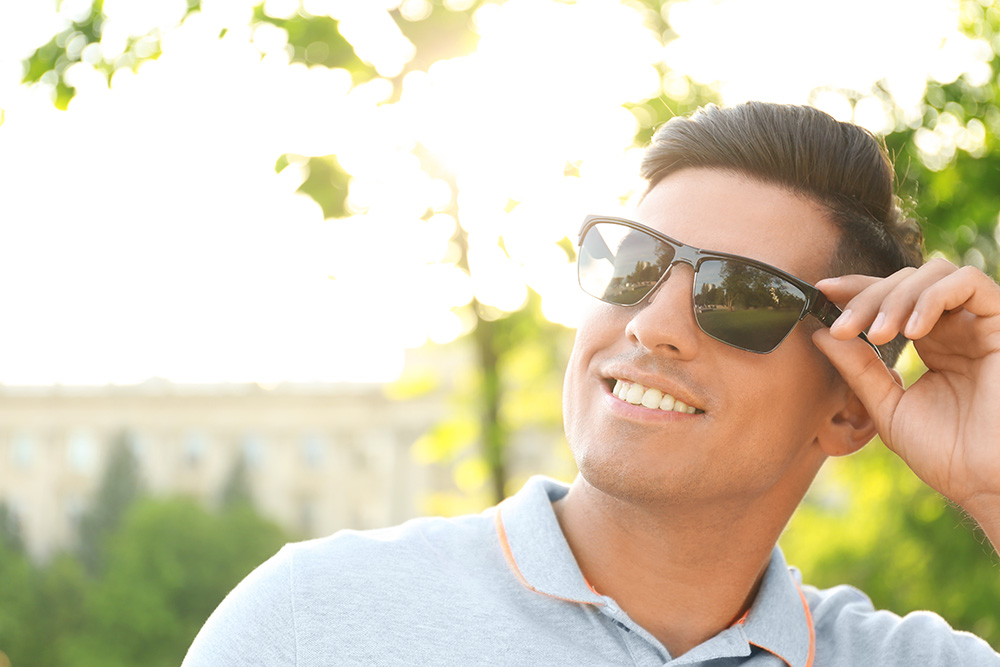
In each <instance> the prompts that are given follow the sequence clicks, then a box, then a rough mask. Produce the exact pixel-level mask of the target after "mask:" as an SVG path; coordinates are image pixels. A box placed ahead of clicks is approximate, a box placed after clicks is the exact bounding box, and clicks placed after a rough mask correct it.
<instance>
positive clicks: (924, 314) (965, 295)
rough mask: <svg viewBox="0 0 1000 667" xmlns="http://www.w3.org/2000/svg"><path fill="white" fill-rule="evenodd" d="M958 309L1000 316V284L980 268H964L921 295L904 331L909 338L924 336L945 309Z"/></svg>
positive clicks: (984, 315) (987, 315)
mask: <svg viewBox="0 0 1000 667" xmlns="http://www.w3.org/2000/svg"><path fill="white" fill-rule="evenodd" d="M958 309H963V310H966V311H968V312H970V313H972V314H974V315H976V316H979V317H1000V285H997V284H996V283H995V282H993V280H992V279H991V278H990V277H989V276H987V275H986V274H985V273H983V272H982V271H980V270H979V269H976V268H974V267H971V266H965V267H962V268H961V269H958V270H956V271H955V272H954V273H952V274H951V275H948V276H946V277H945V278H942V279H941V280H939V281H938V282H936V283H934V284H933V285H931V286H930V287H928V288H927V289H926V290H924V291H923V292H922V293H921V294H920V297H919V298H918V299H917V301H916V303H915V304H914V307H913V312H912V313H911V315H910V317H909V320H908V322H907V323H906V326H905V329H904V332H905V334H906V336H907V338H910V339H918V338H922V337H924V336H926V335H927V334H929V333H930V332H931V329H933V328H934V326H935V325H936V324H937V323H938V321H939V320H940V319H941V317H942V316H943V315H944V314H945V312H947V311H955V310H958ZM998 333H1000V332H998Z"/></svg>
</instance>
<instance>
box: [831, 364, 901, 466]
mask: <svg viewBox="0 0 1000 667" xmlns="http://www.w3.org/2000/svg"><path fill="white" fill-rule="evenodd" d="M892 373H893V374H894V375H898V373H896V371H895V370H893V371H892ZM840 391H841V392H842V393H841V394H840V396H841V398H840V401H839V407H838V409H837V411H836V412H834V413H833V415H832V416H831V417H830V419H829V421H828V422H827V423H826V424H824V425H823V427H822V428H821V429H820V432H819V433H818V434H817V440H818V441H819V446H820V449H822V450H823V453H824V454H826V455H827V456H847V455H848V454H853V453H854V452H856V451H858V450H859V449H861V448H862V447H864V446H865V445H867V444H868V443H869V442H870V441H871V439H872V438H874V437H875V436H876V435H877V433H878V432H877V430H876V428H875V422H874V421H873V420H872V418H871V415H870V414H868V409H867V408H865V406H864V404H863V403H862V402H861V399H859V398H858V395H857V394H855V393H854V391H853V390H851V389H850V388H849V387H848V386H847V383H843V384H842V385H841V390H840Z"/></svg>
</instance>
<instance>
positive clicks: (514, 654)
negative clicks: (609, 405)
mask: <svg viewBox="0 0 1000 667" xmlns="http://www.w3.org/2000/svg"><path fill="white" fill-rule="evenodd" d="M566 492H567V487H566V486H565V485H563V484H560V483H558V482H555V481H553V480H550V479H546V478H542V477H535V478H532V479H531V480H530V481H529V482H528V483H527V484H526V485H525V487H524V488H523V489H522V490H521V491H520V492H519V493H518V494H517V495H515V496H513V497H511V498H509V499H507V500H506V501H504V502H503V503H501V504H500V505H498V506H497V507H495V508H491V509H489V510H486V511H485V512H483V513H482V514H480V515H476V516H465V517H459V518H455V519H441V518H426V519H416V520H413V521H409V522H407V523H405V524H403V525H401V526H398V527H395V528H388V529H384V530H374V531H365V532H356V531H342V532H339V533H337V534H335V535H333V536H331V537H328V538H324V539H318V540H311V541H308V542H301V543H297V544H290V545H287V546H285V547H284V548H283V549H282V550H281V551H280V552H279V553H278V554H277V555H275V556H274V557H273V558H271V559H270V560H268V561H267V562H266V563H264V564H263V565H261V566H260V567H259V568H257V569H256V570H255V571H254V572H253V573H251V574H250V575H249V576H248V577H247V578H246V579H245V580H244V581H243V582H242V583H240V584H239V586H237V587H236V588H235V589H234V590H233V591H232V592H231V593H230V594H229V596H227V597H226V599H225V600H224V601H223V602H222V604H220V605H219V608H218V609H216V611H215V612H214V613H213V614H212V616H211V617H210V618H209V619H208V621H207V622H206V623H205V626H204V627H203V628H202V630H201V632H200V633H199V634H198V637H197V638H196V639H195V641H194V643H193V644H192V645H191V648H190V650H189V651H188V654H187V657H186V658H185V660H184V664H183V667H228V666H234V667H235V666H236V665H239V666H241V667H243V666H248V665H280V666H285V665H289V666H290V665H297V666H299V667H313V666H319V665H379V666H383V665H385V666H388V665H460V666H468V665H523V666H526V667H527V666H531V667H535V666H536V665H574V666H576V665H580V666H590V665H594V666H597V665H602V666H603V665H642V666H647V665H648V666H650V667H652V666H654V665H656V666H659V665H671V666H674V665H677V666H679V665H706V666H709V665H710V666H711V667H733V666H735V665H752V666H754V667H765V666H767V667H786V666H787V667H810V666H812V667H847V666H852V667H853V666H856V665H865V666H868V665H877V666H881V665H899V666H900V667H902V666H904V665H905V666H906V667H913V666H914V665H918V666H919V667H931V666H934V665H941V666H942V667H943V666H948V667H957V666H962V665H968V666H970V667H971V666H973V665H975V666H977V667H981V666H984V665H1000V656H998V655H997V654H996V653H994V652H993V650H992V649H990V647H989V646H988V645H987V644H986V643H985V642H983V641H982V640H981V639H979V638H977V637H975V636H973V635H970V634H968V633H963V632H956V631H954V630H952V629H951V628H950V627H949V626H948V625H947V623H945V622H944V621H943V620H942V619H941V618H940V617H939V616H937V615H935V614H932V613H928V612H917V613H913V614H909V615H908V616H906V617H904V618H900V617H899V616H896V615H895V614H892V613H890V612H886V611H875V610H874V609H872V605H871V602H870V601H869V600H868V598H867V597H866V596H865V595H864V594H862V593H861V592H860V591H858V590H856V589H854V588H850V587H847V586H838V587H837V588H832V589H829V590H824V591H820V590H817V589H815V588H812V587H810V586H803V585H802V584H801V582H800V581H799V575H798V573H797V572H795V571H794V570H790V569H789V568H788V566H787V565H786V564H785V560H784V557H783V556H782V554H781V551H780V550H779V549H777V548H775V550H774V552H773V554H772V555H771V561H770V564H769V566H768V568H767V571H766V573H765V575H764V580H763V583H762V585H761V588H760V591H759V593H758V595H757V599H756V600H755V602H754V604H753V606H752V607H751V609H750V611H749V613H748V614H747V615H746V617H745V618H744V619H743V620H742V621H740V622H739V623H737V624H735V625H733V626H732V627H730V628H727V629H725V630H723V631H722V632H720V633H719V634H718V635H716V636H715V637H712V638H711V639H709V640H708V641H706V642H704V643H703V644H701V645H699V646H696V647H695V648H693V649H691V650H690V651H688V652H687V653H685V654H684V655H682V656H679V657H677V658H671V656H670V655H669V653H668V652H667V650H666V649H665V648H664V647H663V645H662V644H661V643H660V642H659V641H657V640H656V638H654V637H653V636H652V635H650V634H649V633H648V632H647V631H646V630H644V629H643V628H642V627H640V626H639V625H637V624H636V623H635V622H633V621H632V619H630V618H629V617H628V615H627V614H626V613H625V612H624V611H622V610H621V609H620V608H619V607H618V605H617V604H615V601H614V600H613V599H612V598H610V597H607V596H602V595H599V594H598V593H596V592H595V591H594V590H592V589H591V588H590V586H589V585H588V584H587V582H586V580H585V579H584V578H583V575H582V574H581V572H580V569H579V568H578V567H577V564H576V561H575V560H574V558H573V554H572V552H571V551H570V549H569V545H568V544H567V543H566V540H565V538H564V537H563V534H562V531H561V530H560V527H559V523H558V521H557V520H556V517H555V514H554V513H553V511H552V501H553V500H556V499H558V498H561V497H562V496H563V495H565V494H566Z"/></svg>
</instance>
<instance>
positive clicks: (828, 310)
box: [809, 292, 882, 359]
mask: <svg viewBox="0 0 1000 667" xmlns="http://www.w3.org/2000/svg"><path fill="white" fill-rule="evenodd" d="M809 312H810V313H812V314H813V315H815V316H816V319H818V320H819V321H820V322H822V323H823V324H824V325H826V326H828V327H830V326H833V323H834V322H836V321H837V318H838V317H840V315H841V310H840V308H838V307H837V306H836V304H834V303H833V302H832V301H830V300H829V299H827V298H826V296H825V295H824V294H823V293H822V292H818V293H817V299H816V303H814V304H813V306H812V307H811V308H810V309H809ZM858 338H860V339H861V340H863V341H865V342H866V343H868V346H869V347H870V348H871V349H873V350H875V354H876V355H878V358H879V359H882V353H881V352H879V349H878V346H877V345H875V343H873V342H871V341H870V340H868V336H867V335H866V334H865V332H864V331H862V332H861V333H860V334H858Z"/></svg>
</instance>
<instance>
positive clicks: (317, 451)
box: [302, 433, 329, 468]
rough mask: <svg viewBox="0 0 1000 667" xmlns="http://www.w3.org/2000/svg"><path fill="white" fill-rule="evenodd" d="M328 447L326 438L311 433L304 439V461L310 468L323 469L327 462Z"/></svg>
mask: <svg viewBox="0 0 1000 667" xmlns="http://www.w3.org/2000/svg"><path fill="white" fill-rule="evenodd" d="M328 447H329V445H328V443H327V440H326V438H325V437H323V436H322V435H319V434H317V433H310V434H308V435H307V436H305V437H304V438H303V439H302V460H303V461H304V462H305V464H306V465H307V466H308V467H310V468H321V467H323V464H324V463H325V462H326V453H327V448H328Z"/></svg>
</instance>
